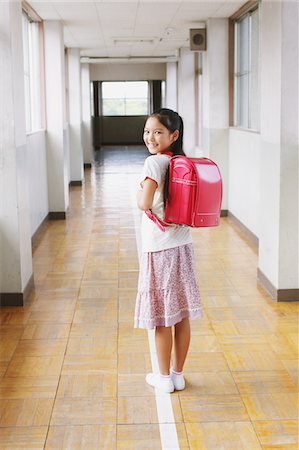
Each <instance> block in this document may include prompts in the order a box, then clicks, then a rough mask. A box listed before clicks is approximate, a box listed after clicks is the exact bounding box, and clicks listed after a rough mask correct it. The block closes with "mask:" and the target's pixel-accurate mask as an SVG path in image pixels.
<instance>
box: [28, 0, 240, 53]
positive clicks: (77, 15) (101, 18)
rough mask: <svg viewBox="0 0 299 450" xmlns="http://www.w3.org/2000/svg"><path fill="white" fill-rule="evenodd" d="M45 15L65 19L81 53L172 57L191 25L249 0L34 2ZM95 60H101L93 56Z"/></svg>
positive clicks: (67, 37)
mask: <svg viewBox="0 0 299 450" xmlns="http://www.w3.org/2000/svg"><path fill="white" fill-rule="evenodd" d="M28 3H29V5H30V6H31V7H32V8H33V9H34V10H35V11H36V12H37V14H38V15H39V16H40V17H41V18H42V19H44V20H60V21H62V23H63V30H64V43H65V46H66V47H74V48H79V49H80V54H81V56H90V57H98V58H103V60H104V61H105V60H108V61H109V60H111V61H112V60H113V59H117V58H118V59H121V58H130V59H134V57H136V58H137V59H138V58H141V57H142V58H147V59H151V58H155V59H157V60H163V59H164V60H171V58H175V57H176V56H177V53H178V49H180V48H181V47H188V46H189V42H188V41H189V29H190V28H202V27H205V24H206V21H207V20H208V19H209V18H225V17H229V16H231V15H232V14H233V13H235V12H236V11H237V10H238V9H239V8H240V7H241V6H242V5H243V4H245V3H246V0H245V1H244V0H241V1H240V0H233V1H232V0H222V1H213V0H208V1H207V0H206V1H202V0H197V1H193V2H190V1H168V0H164V1H152V0H135V1H134V0H132V1H130V2H128V1H121V0H118V1H114V0H106V1H105V0H104V1H86V0H83V1H76V2H74V1H57V0H51V1H43V0H39V1H29V2H28ZM94 62H98V61H96V60H94Z"/></svg>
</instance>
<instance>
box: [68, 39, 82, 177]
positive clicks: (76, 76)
mask: <svg viewBox="0 0 299 450" xmlns="http://www.w3.org/2000/svg"><path fill="white" fill-rule="evenodd" d="M67 55H68V94H69V137H70V178H71V184H74V185H81V184H82V180H83V176H84V172H83V148H82V136H81V122H82V116H81V68H80V52H79V50H78V49H77V48H69V49H68V51H67Z"/></svg>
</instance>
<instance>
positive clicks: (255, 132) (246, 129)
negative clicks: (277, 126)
mask: <svg viewBox="0 0 299 450" xmlns="http://www.w3.org/2000/svg"><path fill="white" fill-rule="evenodd" d="M229 129H230V130H235V131H241V132H243V133H244V132H245V133H253V134H261V132H260V131H258V130H253V129H251V128H242V127H233V126H230V127H229Z"/></svg>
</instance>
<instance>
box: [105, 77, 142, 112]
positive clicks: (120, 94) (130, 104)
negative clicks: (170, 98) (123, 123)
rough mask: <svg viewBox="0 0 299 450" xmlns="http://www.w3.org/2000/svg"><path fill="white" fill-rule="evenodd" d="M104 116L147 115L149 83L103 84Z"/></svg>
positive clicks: (123, 82) (122, 82)
mask: <svg viewBox="0 0 299 450" xmlns="http://www.w3.org/2000/svg"><path fill="white" fill-rule="evenodd" d="M102 114H103V115H104V116H143V115H147V114H148V82H147V81H104V82H102Z"/></svg>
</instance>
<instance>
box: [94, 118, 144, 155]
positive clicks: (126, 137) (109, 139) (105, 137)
mask: <svg viewBox="0 0 299 450" xmlns="http://www.w3.org/2000/svg"><path fill="white" fill-rule="evenodd" d="M146 117H147V116H121V117H120V116H99V117H93V130H94V134H93V144H94V146H95V148H99V147H100V146H101V145H111V144H114V145H128V144H139V145H141V144H142V143H143V141H142V131H143V127H144V123H145V121H146Z"/></svg>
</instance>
